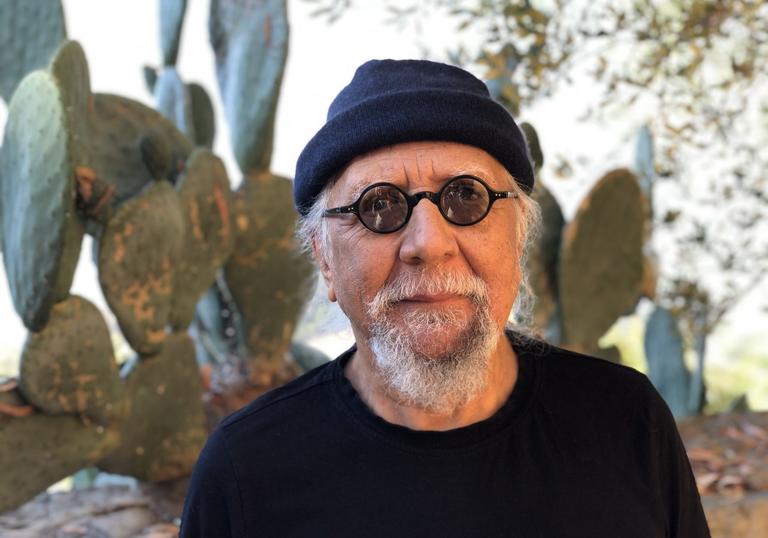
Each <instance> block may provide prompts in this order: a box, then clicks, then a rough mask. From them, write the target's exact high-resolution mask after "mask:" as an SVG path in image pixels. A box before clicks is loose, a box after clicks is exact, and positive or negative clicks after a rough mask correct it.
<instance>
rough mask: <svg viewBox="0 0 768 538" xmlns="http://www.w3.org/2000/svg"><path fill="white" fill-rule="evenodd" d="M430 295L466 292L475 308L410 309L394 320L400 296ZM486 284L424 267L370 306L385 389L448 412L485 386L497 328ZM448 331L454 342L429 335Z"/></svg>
mask: <svg viewBox="0 0 768 538" xmlns="http://www.w3.org/2000/svg"><path fill="white" fill-rule="evenodd" d="M421 294H427V295H440V294H450V295H458V296H463V297H467V298H468V299H469V300H470V301H471V304H472V306H473V312H472V314H471V315H469V316H467V315H466V313H465V312H464V311H462V310H460V309H443V310H437V311H431V310H407V311H405V312H403V313H401V314H400V315H399V319H397V320H394V319H392V313H393V311H394V309H395V307H396V305H397V303H398V302H399V301H402V300H404V299H407V298H408V297H412V296H416V295H421ZM490 310H491V309H490V303H489V300H488V291H487V286H486V285H485V283H484V282H483V281H482V280H481V279H480V278H478V277H476V276H474V275H457V274H442V273H441V274H434V275H428V274H426V273H424V272H422V273H417V274H415V275H412V276H403V277H400V278H398V279H397V280H395V281H393V282H390V283H388V284H387V285H385V286H384V288H382V289H381V290H380V291H379V292H378V293H377V294H376V297H374V299H373V300H372V301H371V303H370V304H369V305H368V315H369V318H370V321H371V337H370V339H369V346H370V348H371V351H372V352H373V360H374V371H375V374H376V376H377V380H378V382H379V384H380V386H381V387H382V388H383V389H384V391H385V392H386V393H387V394H388V395H389V396H390V397H392V398H393V399H395V400H396V401H398V402H399V403H401V404H403V405H407V406H410V407H416V408H419V409H423V410H425V411H427V412H431V413H435V414H441V415H447V414H451V413H452V412H454V411H455V410H456V409H458V408H459V407H461V406H463V405H465V404H466V403H468V402H469V401H470V400H472V398H473V397H475V396H476V395H477V394H479V393H480V392H481V391H482V390H483V389H484V388H485V387H486V385H487V381H488V368H489V357H490V354H491V353H492V352H493V350H494V349H495V347H496V345H497V343H498V338H499V331H498V329H497V328H496V327H495V326H494V324H493V320H492V317H491V311H490ZM435 334H443V335H446V334H449V335H453V336H452V343H451V344H450V345H448V346H446V347H444V348H442V349H437V350H436V349H435V346H433V345H432V344H433V342H430V341H429V340H430V338H431V337H433V336H434V335H435Z"/></svg>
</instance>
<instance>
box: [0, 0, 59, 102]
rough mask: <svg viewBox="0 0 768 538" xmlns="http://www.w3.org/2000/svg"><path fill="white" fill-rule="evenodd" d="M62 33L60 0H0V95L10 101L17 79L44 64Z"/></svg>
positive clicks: (19, 79)
mask: <svg viewBox="0 0 768 538" xmlns="http://www.w3.org/2000/svg"><path fill="white" fill-rule="evenodd" d="M66 35H67V30H66V27H65V24H64V10H63V9H62V6H61V0H35V1H33V2H30V1H29V0H4V1H3V2H0V66H2V69H0V97H2V98H3V99H4V100H5V101H6V102H8V101H10V99H11V95H13V92H14V90H15V89H16V86H17V85H18V84H19V82H20V81H21V79H23V78H24V76H25V75H26V74H27V73H29V72H31V71H33V70H35V69H40V68H43V67H45V66H46V65H47V64H48V62H49V61H50V59H51V56H52V55H53V53H54V52H55V51H56V49H57V48H58V47H59V45H60V44H61V42H62V41H64V39H65V38H66Z"/></svg>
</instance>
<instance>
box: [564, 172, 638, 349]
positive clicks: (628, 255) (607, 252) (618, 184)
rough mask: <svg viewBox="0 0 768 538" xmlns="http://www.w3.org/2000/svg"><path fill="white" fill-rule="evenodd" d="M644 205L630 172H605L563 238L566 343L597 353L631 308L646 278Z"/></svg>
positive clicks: (580, 207)
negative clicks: (608, 333) (616, 324)
mask: <svg viewBox="0 0 768 538" xmlns="http://www.w3.org/2000/svg"><path fill="white" fill-rule="evenodd" d="M642 249H643V206H642V195H641V192H640V187H639V185H638V183H637V179H636V178H635V176H634V175H633V174H632V173H631V172H629V171H628V170H625V169H621V170H614V171H612V172H609V173H608V174H606V175H605V176H604V177H603V178H602V179H600V181H598V182H597V184H595V186H594V187H593V188H592V190H591V191H590V193H589V195H588V196H587V197H586V198H585V199H584V200H583V201H582V203H581V205H580V206H579V209H578V211H577V214H576V217H575V218H574V219H573V221H572V222H570V223H569V224H568V226H567V227H566V229H565V233H564V235H563V244H562V250H561V253H560V286H559V291H560V304H561V308H562V311H561V312H562V321H563V329H564V336H563V342H564V343H565V344H566V345H568V346H571V347H573V348H574V349H592V348H595V347H597V340H598V339H599V338H600V337H601V336H602V335H603V334H604V333H605V332H606V331H607V330H608V329H609V328H610V327H611V325H613V323H614V322H615V321H616V319H617V318H618V317H619V316H622V315H624V314H627V313H628V312H630V311H631V310H632V308H633V307H634V305H635V303H636V302H637V299H638V298H639V296H640V290H641V287H642V279H643V253H642Z"/></svg>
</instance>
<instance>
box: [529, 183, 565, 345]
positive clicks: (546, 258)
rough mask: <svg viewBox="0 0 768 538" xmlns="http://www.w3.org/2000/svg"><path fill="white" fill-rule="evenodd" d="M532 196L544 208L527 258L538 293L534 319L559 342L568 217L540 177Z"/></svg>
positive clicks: (535, 323) (532, 282)
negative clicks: (562, 255)
mask: <svg viewBox="0 0 768 538" xmlns="http://www.w3.org/2000/svg"><path fill="white" fill-rule="evenodd" d="M532 196H533V199H534V200H536V202H538V204H539V207H540V208H541V233H540V235H539V236H538V237H537V239H536V243H535V244H534V245H533V247H532V249H531V254H530V258H529V259H528V271H529V274H530V275H531V285H532V287H533V291H534V294H535V295H536V307H535V310H534V320H533V321H534V325H535V326H536V327H539V328H541V329H542V330H543V331H544V333H545V336H546V337H547V340H549V341H550V342H552V343H554V344H556V343H558V342H559V335H560V316H559V292H558V267H559V256H560V244H561V240H562V233H563V226H564V225H565V219H564V217H563V213H562V211H561V210H560V205H559V204H558V203H557V200H555V197H554V196H552V193H551V192H549V190H548V189H547V188H546V186H544V184H543V183H541V182H540V181H538V182H536V184H535V186H534V189H533V193H532Z"/></svg>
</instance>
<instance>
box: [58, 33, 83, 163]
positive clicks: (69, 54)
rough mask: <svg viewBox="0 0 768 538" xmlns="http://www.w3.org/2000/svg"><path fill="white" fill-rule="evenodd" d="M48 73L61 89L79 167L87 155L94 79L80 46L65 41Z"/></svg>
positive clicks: (76, 43)
mask: <svg viewBox="0 0 768 538" xmlns="http://www.w3.org/2000/svg"><path fill="white" fill-rule="evenodd" d="M49 70H50V73H51V74H52V75H53V77H54V78H55V79H56V81H57V82H58V85H59V88H60V90H61V96H62V102H63V103H64V110H65V111H66V114H67V123H68V124H69V128H70V131H71V133H72V135H71V138H72V150H73V160H74V163H75V165H79V164H82V162H83V159H84V156H85V155H86V143H87V141H88V122H87V117H88V103H89V102H90V99H91V76H90V73H89V70H88V62H87V60H86V59H85V52H84V51H83V48H82V47H81V46H80V43H78V42H77V41H66V42H64V43H63V44H62V45H61V47H59V50H57V51H56V55H55V56H54V57H53V59H52V60H51V65H50V67H49Z"/></svg>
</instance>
